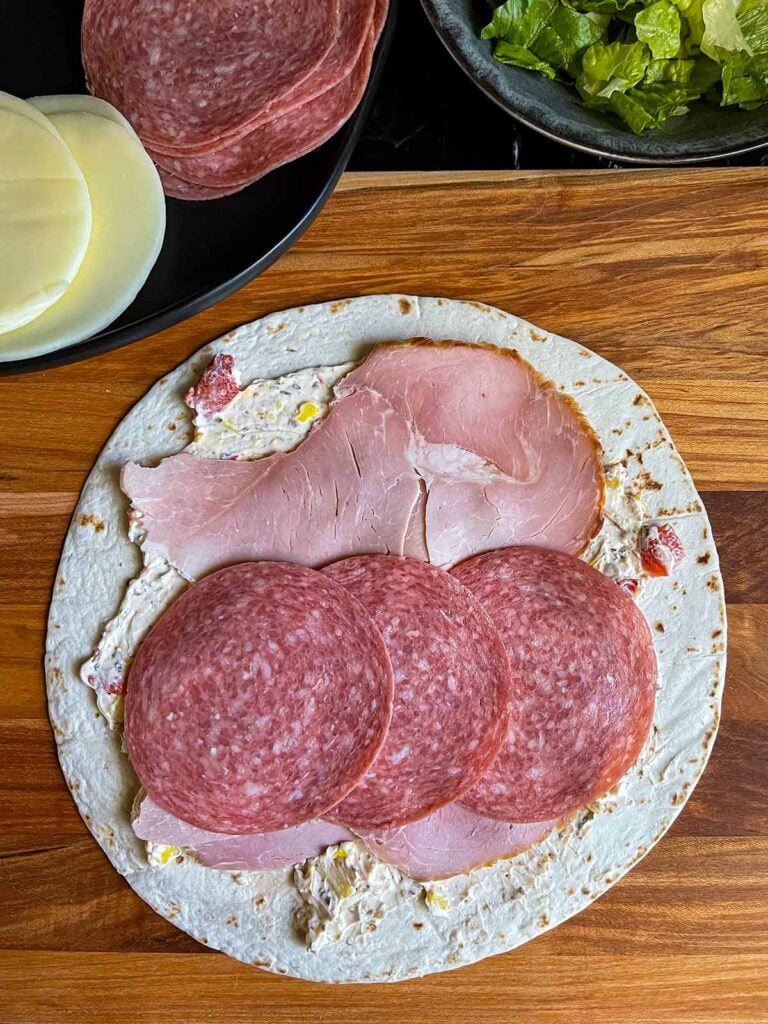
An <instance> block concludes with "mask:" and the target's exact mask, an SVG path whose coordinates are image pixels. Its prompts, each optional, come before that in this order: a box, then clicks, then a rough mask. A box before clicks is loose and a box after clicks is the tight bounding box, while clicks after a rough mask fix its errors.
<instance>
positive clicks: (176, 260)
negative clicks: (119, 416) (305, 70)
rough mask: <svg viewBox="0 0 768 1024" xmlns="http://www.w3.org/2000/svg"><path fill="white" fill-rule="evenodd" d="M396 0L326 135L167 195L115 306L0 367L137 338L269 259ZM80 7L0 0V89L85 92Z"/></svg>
mask: <svg viewBox="0 0 768 1024" xmlns="http://www.w3.org/2000/svg"><path fill="white" fill-rule="evenodd" d="M200 2H201V3H204V2H205V0H200ZM396 6H397V4H396V2H395V0H390V9H389V17H388V19H387V25H386V27H385V29H384V32H383V34H382V38H381V41H380V42H379V46H378V49H377V52H376V56H375V58H374V64H373V69H372V72H371V78H370V81H369V83H368V88H367V89H366V93H365V96H364V98H363V101H362V103H361V104H360V106H359V107H358V109H357V111H356V113H355V114H354V115H353V117H352V118H351V119H350V120H349V121H348V122H347V124H346V125H344V127H343V128H342V129H341V130H340V131H339V132H337V133H336V135H334V137H333V138H332V139H329V141H328V142H326V143H325V145H323V146H321V147H320V149H317V150H315V152H314V153H309V154H308V155H307V156H305V157H302V158H301V159H300V160H296V161H295V162H294V163H292V164H288V165H287V166H286V167H281V168H279V169H278V170H276V171H273V172H272V173H271V174H268V175H267V176H266V177H265V178H263V179H262V180H261V181H257V182H256V183H255V184H254V185H250V186H249V187H248V188H246V189H244V190H243V191H242V192H238V193H236V194H235V195H233V196H227V197H225V198H224V199H215V200H208V201H207V202H182V201H181V200H179V199H168V200H167V201H166V202H167V209H168V222H167V228H166V235H165V242H164V244H163V249H162V252H161V253H160V258H159V259H158V261H157V263H156V264H155V267H154V268H153V270H152V273H151V274H150V275H149V278H148V280H147V282H146V284H145V285H144V287H143V288H142V289H141V291H140V292H139V294H138V295H137V296H136V299H135V300H134V302H132V303H131V305H130V306H129V307H128V309H127V310H126V311H125V312H124V313H123V314H122V316H121V317H119V319H117V320H115V322H114V323H113V324H111V325H110V326H109V327H108V328H106V329H105V330H103V331H101V332H100V333H99V334H95V335H94V336H93V337H91V338H89V339H88V340H87V341H83V342H80V344H78V345H72V346H70V347H69V348H64V349H61V350H59V351H58V352H50V353H46V354H45V355H41V356H35V357H34V358H31V359H19V360H17V361H16V362H2V363H0V375H5V374H11V373H24V372H28V371H30V370H41V369H48V368H50V367H53V366H60V365H62V364H64V363H73V362H76V361H77V360H79V359H86V358H88V357H89V356H94V355H98V354H99V353H100V352H107V351H108V350H110V349H113V348H118V347H119V346H120V345H127V344H128V343H129V342H131V341H137V340H138V339H139V338H146V337H147V336H148V335H150V334H155V333H156V332H157V331H161V330H163V329H164V328H166V327H170V326H171V325H172V324H176V323H178V322H179V321H180V320H184V319H186V318H187V317H189V316H192V314H193V313H199V312H200V310H201V309H206V308H207V307H208V306H212V305H213V304H214V303H215V302H218V301H219V300H220V299H223V298H224V297H225V296H227V295H230V294H231V293H232V292H234V291H236V290H237V289H238V288H241V287H242V286H243V285H244V284H245V283H246V282H247V281H250V280H251V279H252V278H254V277H256V275H257V274H260V273H261V272H262V271H263V270H266V269H267V267H268V266H270V264H272V263H274V261H275V260H276V259H277V258H278V256H280V255H281V254H282V253H283V252H285V250H286V249H287V248H288V247H289V246H290V245H291V244H292V243H293V242H294V241H295V240H296V239H297V238H298V237H299V235H301V233H302V232H303V231H305V230H306V229H307V228H308V227H309V225H310V224H311V223H312V221H313V220H314V218H315V217H316V216H317V214H318V213H319V211H320V210H321V209H322V207H323V204H324V203H325V201H326V199H327V198H328V196H329V195H330V194H331V192H332V191H333V189H334V186H335V185H336V182H337V181H338V179H339V176H340V175H341V172H342V171H343V170H344V167H345V166H346V163H347V161H348V160H349V157H350V156H351V154H352V150H353V148H354V145H355V142H356V141H357V136H358V135H359V133H360V129H361V127H362V123H363V120H364V118H365V116H366V113H367V110H368V107H369V105H370V101H371V97H372V95H373V93H374V91H375V89H376V84H377V81H378V78H379V75H380V73H381V68H382V65H383V63H384V58H385V56H386V52H387V50H388V48H389V43H390V39H391V36H392V30H393V27H394V23H395V16H396ZM82 9H83V4H82V0H23V2H19V0H0V89H2V90H4V91H5V92H10V93H13V94H14V95H16V96H22V97H26V96H39V95H44V94H54V93H72V92H76V93H79V92H85V80H84V78H83V70H82V66H81V64H80V17H81V14H82Z"/></svg>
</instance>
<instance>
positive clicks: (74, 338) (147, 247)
mask: <svg viewBox="0 0 768 1024" xmlns="http://www.w3.org/2000/svg"><path fill="white" fill-rule="evenodd" d="M92 99H93V98H92V97H88V96H78V97H56V96H50V97H41V98H40V99H35V100H33V101H32V102H33V103H34V104H35V106H38V105H39V107H40V108H42V109H43V110H46V112H47V111H50V114H49V117H50V120H51V123H52V124H53V125H54V126H55V128H56V129H57V130H58V132H59V133H60V134H61V136H62V138H63V139H64V141H65V142H66V144H67V145H68V146H69V148H70V150H71V152H72V154H73V156H74V157H75V159H76V160H77V163H78V164H79V165H80V168H81V170H82V172H83V174H84V175H85V179H86V181H87V183H88V188H89V190H90V194H91V205H92V209H93V229H92V231H91V242H90V245H89V247H88V252H87V254H86V257H85V260H84V261H83V264H82V267H81V268H80V272H79V273H78V275H77V277H76V278H75V280H74V281H73V283H72V285H71V287H70V288H69V290H68V291H67V293H66V294H65V295H64V296H63V298H62V299H60V301H59V302H57V303H56V305H55V306H53V307H52V308H51V309H50V310H48V311H47V312H46V313H44V314H43V315H42V316H41V317H38V319H37V320H35V321H34V322H32V323H30V324H27V326H26V327H23V328H21V329H20V330H17V331H13V332H11V333H10V334H7V335H5V336H4V337H0V360H9V359H21V358H26V357H29V356H35V355H40V354H42V353H44V352H50V351H53V350H54V349H58V348H63V347H64V346H66V345H74V344H76V343H77V342H79V341H82V340H83V339H84V338H87V337H89V336H90V335H91V334H95V333H96V332H97V331H100V330H102V328H104V327H106V326H107V325H108V324H109V323H111V322H112V321H113V320H114V319H115V318H116V317H118V316H119V315H120V313H122V312H123V310H124V309H126V307H127V306H129V305H130V303H131V302H132V301H133V299H134V298H135V297H136V294H137V292H138V291H139V289H140V288H141V286H142V285H143V284H144V281H145V280H146V279H147V276H148V274H149V272H150V270H151V269H152V267H153V266H154V263H155V261H156V259H157V257H158V254H159V252H160V248H161V246H162V244H163V236H164V233H165V198H164V196H163V189H162V185H161V184H160V179H159V177H158V174H157V171H156V170H155V166H154V164H153V163H152V161H151V160H150V158H149V157H148V156H147V154H146V152H145V151H144V148H143V147H142V145H141V144H140V142H139V141H138V139H137V137H136V136H135V134H134V133H133V130H132V129H131V128H130V126H128V127H127V128H126V127H125V125H124V124H123V121H124V119H123V118H122V115H120V114H118V113H117V111H115V110H114V108H112V107H110V106H109V104H106V103H103V104H102V103H101V101H94V104H98V107H97V106H95V105H89V104H90V101H91V100H92ZM75 101H81V104H80V105H81V106H83V107H85V108H86V110H88V111H93V112H84V111H83V110H78V109H77V106H78V104H77V102H75ZM102 108H107V110H104V109H102ZM97 110H98V113H97V112H96V111H97ZM54 111H56V112H54ZM109 112H112V114H111V115H110V113H109Z"/></svg>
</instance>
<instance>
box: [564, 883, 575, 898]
mask: <svg viewBox="0 0 768 1024" xmlns="http://www.w3.org/2000/svg"><path fill="white" fill-rule="evenodd" d="M575 892H576V890H575V889H574V888H573V886H572V885H569V886H568V888H567V889H566V890H565V895H566V896H573V895H574V894H575Z"/></svg>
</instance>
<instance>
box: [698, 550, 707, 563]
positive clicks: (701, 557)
mask: <svg viewBox="0 0 768 1024" xmlns="http://www.w3.org/2000/svg"><path fill="white" fill-rule="evenodd" d="M709 559H710V554H709V552H708V551H705V552H704V554H703V555H699V557H698V558H697V559H696V561H697V562H698V563H699V565H706V564H707V562H708V561H709Z"/></svg>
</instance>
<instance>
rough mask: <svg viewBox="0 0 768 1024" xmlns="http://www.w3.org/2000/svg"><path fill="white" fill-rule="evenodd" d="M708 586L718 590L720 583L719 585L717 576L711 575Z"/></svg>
mask: <svg viewBox="0 0 768 1024" xmlns="http://www.w3.org/2000/svg"><path fill="white" fill-rule="evenodd" d="M707 586H708V587H709V589H710V590H718V589H719V588H718V585H717V577H715V576H710V577H709V579H708V580H707Z"/></svg>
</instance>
